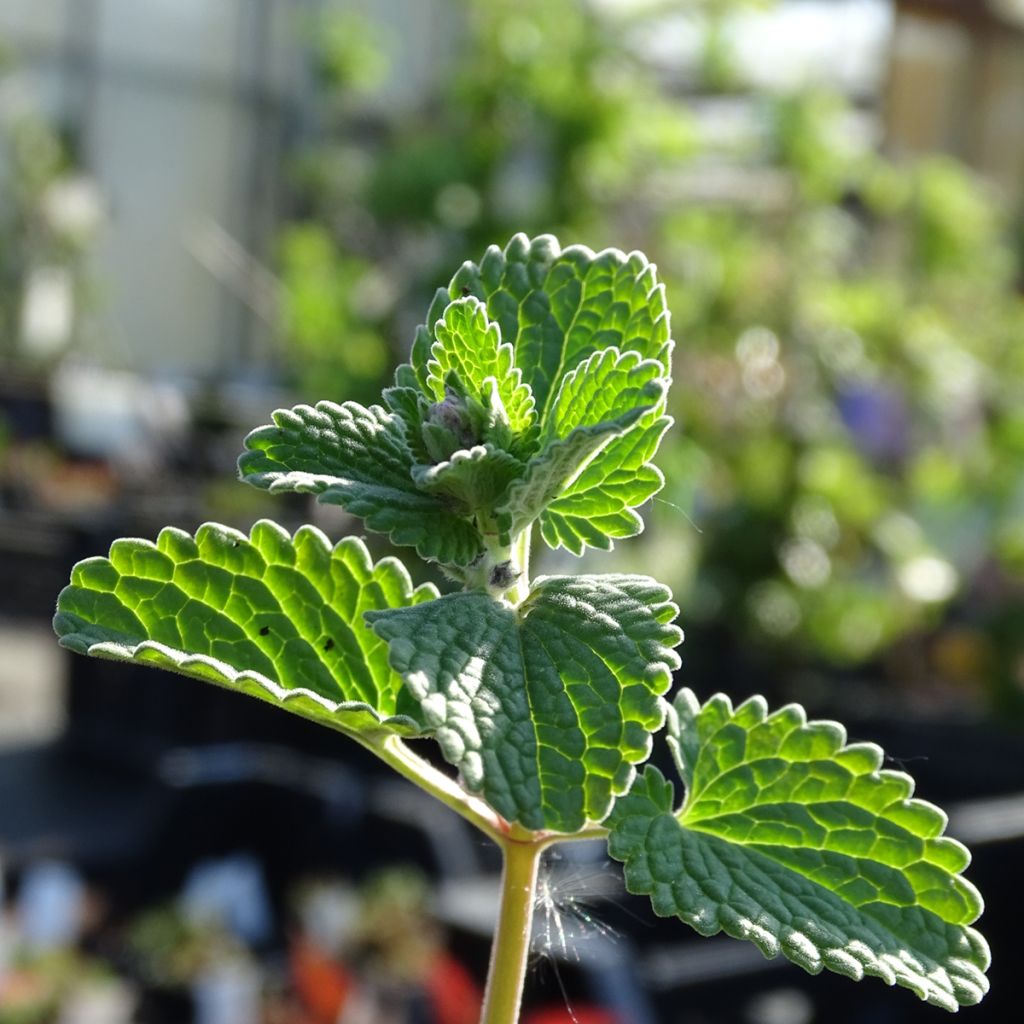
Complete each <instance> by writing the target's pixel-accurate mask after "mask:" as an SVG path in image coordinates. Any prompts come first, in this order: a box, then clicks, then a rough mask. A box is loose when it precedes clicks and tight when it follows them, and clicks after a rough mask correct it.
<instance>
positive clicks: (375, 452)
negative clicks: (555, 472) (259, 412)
mask: <svg viewBox="0 0 1024 1024" xmlns="http://www.w3.org/2000/svg"><path fill="white" fill-rule="evenodd" d="M273 420H274V422H273V423H272V424H271V425H268V426H265V427H259V428H257V429H256V430H254V431H252V433H250V434H249V436H248V437H247V438H246V439H245V447H246V451H245V452H244V453H243V454H242V456H241V458H239V460H238V468H239V473H240V475H241V477H242V479H243V480H245V481H246V482H247V483H250V484H253V485H254V486H256V487H261V488H264V489H266V490H269V491H271V492H272V493H277V492H280V491H304V492H309V493H312V494H316V495H317V497H318V500H320V501H322V502H326V503H328V504H336V505H341V506H343V507H344V508H345V509H346V510H347V511H349V512H351V513H352V514H353V515H357V516H360V517H361V518H362V519H363V520H364V521H365V523H366V526H367V528H368V529H370V530H373V531H375V532H377V533H386V534H387V535H388V536H389V538H390V539H391V541H392V542H393V543H394V544H399V545H409V546H412V547H415V548H416V550H417V551H418V552H419V554H420V555H421V557H423V558H426V559H433V560H436V561H438V562H442V563H445V564H450V565H467V564H468V563H469V562H471V561H472V560H473V559H474V558H476V556H477V555H478V554H479V553H480V539H479V536H478V534H477V531H476V528H475V527H474V525H473V523H472V522H471V521H470V520H469V519H468V518H467V516H468V514H469V510H468V509H465V508H460V507H458V506H457V505H455V504H454V503H453V502H452V501H451V500H449V499H447V498H445V497H442V496H439V495H436V494H429V493H426V492H424V491H421V490H420V489H419V488H418V487H417V486H416V484H415V482H414V481H413V479H412V467H413V458H412V454H411V452H410V450H409V446H408V444H407V442H406V438H405V425H404V421H403V420H402V419H401V418H400V417H399V416H397V415H395V413H393V412H387V411H386V410H384V409H382V408H380V407H379V406H376V405H374V406H371V407H370V408H369V409H365V408H363V406H361V405H357V404H356V403H355V402H346V403H344V404H343V405H336V404H335V403H333V402H320V403H318V404H317V405H316V406H315V407H313V406H308V405H299V406H296V407H295V408H294V409H279V410H277V411H276V412H275V413H274V415H273Z"/></svg>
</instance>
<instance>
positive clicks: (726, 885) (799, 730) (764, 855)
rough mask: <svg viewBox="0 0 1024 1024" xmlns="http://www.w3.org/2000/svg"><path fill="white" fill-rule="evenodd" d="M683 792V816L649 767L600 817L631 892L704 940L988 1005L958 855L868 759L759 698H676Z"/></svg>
mask: <svg viewBox="0 0 1024 1024" xmlns="http://www.w3.org/2000/svg"><path fill="white" fill-rule="evenodd" d="M669 731H670V743H671V744H672V746H673V751H674V753H675V755H676V760H677V764H678V766H679V769H680V774H681V775H682V778H683V780H684V782H685V784H686V799H685V802H684V804H683V807H682V808H681V809H676V808H675V805H674V792H673V786H672V784H671V783H669V782H667V781H666V780H665V778H664V777H663V776H662V775H661V773H660V772H659V771H658V770H657V769H656V768H653V767H648V768H647V769H646V770H645V771H644V773H643V774H642V775H641V776H639V777H638V778H637V780H636V782H635V783H634V785H633V787H632V789H631V790H630V792H629V793H628V794H627V795H626V796H624V797H620V798H619V800H618V801H617V802H616V804H615V808H614V810H613V812H612V814H611V815H610V817H609V821H608V824H609V826H610V828H611V837H610V840H609V851H610V853H611V855H612V856H613V857H615V858H616V859H617V860H620V861H622V862H623V863H624V864H625V873H626V884H627V888H628V889H629V891H630V892H633V893H638V894H646V895H649V896H650V897H651V900H652V904H653V906H654V909H655V911H656V912H657V913H658V914H660V915H662V916H669V915H675V916H677V917H679V918H680V919H681V920H683V921H685V922H686V923H687V924H689V925H691V926H692V927H693V928H695V929H696V930H697V931H698V932H700V934H702V935H714V934H716V933H718V932H720V931H724V932H726V933H727V934H728V935H731V936H733V937H735V938H740V939H748V940H750V941H752V942H754V943H755V944H756V945H757V946H758V948H759V949H760V950H761V951H762V952H763V953H764V954H765V956H776V955H778V954H779V953H782V954H783V955H784V956H786V957H787V958H788V959H790V960H792V961H793V962H794V963H796V964H799V965H800V966H801V967H803V968H804V969H805V970H807V971H810V972H812V973H817V972H819V971H820V970H822V969H823V968H827V969H829V970H832V971H835V972H837V973H839V974H844V975H846V976H847V977H850V978H854V979H860V978H861V977H863V976H864V975H873V976H876V977H880V978H882V979H883V980H884V981H886V982H887V983H888V984H890V985H891V984H897V985H902V986H903V987H905V988H909V989H911V990H912V991H913V992H915V993H916V994H917V995H918V996H919V997H920V998H922V999H924V1000H926V1001H928V1002H930V1003H933V1004H935V1005H937V1006H941V1007H942V1008H944V1009H946V1010H951V1011H952V1010H956V1009H957V1008H958V1007H959V1006H961V1005H971V1004H973V1003H977V1002H978V1001H979V1000H980V999H981V997H982V996H983V995H984V994H985V992H986V991H987V989H988V982H987V979H986V978H985V973H984V972H985V970H986V969H987V967H988V963H989V953H988V947H987V945H986V943H985V940H984V939H983V938H982V937H981V935H979V934H978V932H977V931H975V930H974V929H973V928H971V927H969V925H970V924H972V923H973V922H974V921H975V920H976V919H977V917H978V916H979V914H980V913H981V909H982V903H981V898H980V896H979V895H978V893H977V891H976V890H975V889H974V887H973V886H972V885H971V884H970V883H969V882H967V881H966V880H965V879H964V878H963V877H962V876H961V875H960V874H959V872H960V871H962V870H963V868H964V867H965V866H966V865H967V863H968V861H969V855H968V853H967V851H966V850H965V849H964V847H963V846H961V845H960V844H959V843H957V842H956V841H955V840H953V839H950V838H947V837H945V836H943V835H942V832H943V830H944V828H945V824H946V817H945V815H944V814H943V813H942V812H941V811H940V810H939V809H938V808H936V807H934V806H933V805H931V804H929V803H926V802H925V801H922V800H917V799H912V798H911V794H912V792H913V781H912V780H911V779H910V778H909V776H907V775H905V774H903V773H901V772H892V771H882V770H880V765H881V762H882V752H881V750H880V749H879V748H878V747H876V746H875V745H873V744H865V743H859V744H851V745H848V746H847V745H846V744H845V741H846V737H845V733H844V731H843V729H842V727H841V726H839V725H838V724H836V723H834V722H810V723H808V722H807V721H806V719H805V717H804V715H803V712H802V709H800V708H798V707H796V706H788V707H785V708H782V709H781V710H779V711H777V712H775V713H774V714H771V715H769V714H768V712H767V708H766V705H765V702H764V700H763V699H762V698H759V697H755V698H753V699H751V700H749V701H747V702H745V703H744V704H742V705H740V706H739V707H737V708H736V709H735V710H734V709H733V707H732V705H731V704H730V703H729V701H728V699H727V698H726V697H723V696H721V695H718V696H715V697H712V698H711V699H710V700H709V701H707V703H706V704H704V705H703V707H701V706H700V705H699V704H698V702H697V700H696V698H695V697H694V695H693V694H692V693H691V692H690V691H688V690H684V691H683V692H682V693H680V695H679V696H678V697H677V699H676V701H675V704H674V709H673V712H672V713H671V714H670V716H669Z"/></svg>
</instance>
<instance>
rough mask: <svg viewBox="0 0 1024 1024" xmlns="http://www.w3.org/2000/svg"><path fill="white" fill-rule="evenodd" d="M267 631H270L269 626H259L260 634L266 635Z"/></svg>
mask: <svg viewBox="0 0 1024 1024" xmlns="http://www.w3.org/2000/svg"><path fill="white" fill-rule="evenodd" d="M269 632H270V627H269V626H261V627H260V636H266V635H267V634H268V633H269Z"/></svg>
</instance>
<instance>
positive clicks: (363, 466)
mask: <svg viewBox="0 0 1024 1024" xmlns="http://www.w3.org/2000/svg"><path fill="white" fill-rule="evenodd" d="M671 354H672V341H671V338H670V333H669V315H668V310H667V308H666V304H665V295H664V291H663V288H662V287H661V286H660V285H659V284H658V283H657V280H656V277H655V269H654V267H653V266H652V265H651V264H650V263H649V262H648V261H647V259H646V258H645V257H644V256H643V255H642V254H640V253H637V252H634V253H631V254H630V255H628V256H627V255H625V254H623V253H621V252H619V251H617V250H613V249H612V250H606V251H604V252H601V253H597V254H595V253H593V252H591V251H590V250H588V249H585V248H583V247H580V246H572V247H570V248H567V249H564V250H563V249H560V248H559V246H558V243H557V242H556V241H555V239H553V238H551V237H548V236H545V237H541V238H537V239H534V240H533V241H530V240H529V239H527V238H526V237H524V236H521V235H520V236H516V237H515V238H513V239H512V241H511V242H510V243H509V245H508V246H507V248H506V249H505V250H504V251H502V250H500V249H498V248H496V247H492V248H491V249H489V250H488V251H487V253H486V255H485V256H484V258H483V260H481V262H480V263H479V265H477V264H475V263H466V264H464V265H463V267H462V268H461V269H460V270H459V271H458V273H457V274H456V275H455V277H454V278H453V279H452V282H451V284H450V285H449V286H448V288H447V289H441V290H439V291H438V293H437V295H436V296H435V299H434V302H433V304H432V305H431V307H430V310H429V313H428V316H427V322H426V323H425V324H424V325H423V326H421V327H420V328H419V329H418V331H417V333H416V338H415V341H414V343H413V347H412V354H411V358H410V361H409V363H408V364H406V365H404V366H402V367H400V368H399V370H398V372H397V374H396V378H395V386H394V387H391V388H388V389H387V390H386V391H385V392H384V396H383V401H384V404H383V405H382V406H376V405H375V406H371V407H370V408H368V409H367V408H363V407H362V406H360V405H357V404H355V403H352V402H346V403H344V404H342V405H336V404H334V403H333V402H321V403H320V404H319V405H317V406H315V407H313V406H306V405H300V406H297V407H296V408H294V409H290V410H280V411H278V412H276V413H275V414H274V417H273V423H272V424H271V425H269V426H265V427H260V428H259V429H258V430H255V431H254V432H253V433H251V434H250V435H249V437H248V438H247V439H246V442H245V452H244V454H243V455H242V457H241V459H240V461H239V466H240V471H241V476H242V479H243V480H246V481H247V482H249V483H251V484H253V485H255V486H257V487H261V488H265V489H268V490H270V491H272V492H281V491H306V492H311V493H314V494H316V495H317V496H318V497H319V500H320V501H323V502H330V503H334V504H338V505H342V506H343V507H344V508H346V509H347V510H348V511H349V512H351V513H352V514H354V515H356V516H359V517H361V518H362V519H363V521H364V522H365V524H366V527H367V528H368V529H369V530H374V531H378V532H381V533H384V534H387V536H388V537H389V538H390V539H391V541H392V542H393V543H394V544H396V545H400V546H401V545H405V546H409V547H413V548H415V550H416V552H417V553H418V554H419V555H420V556H421V557H422V558H424V559H428V560H430V561H433V562H436V563H438V564H439V565H440V566H441V567H442V568H443V570H444V571H445V573H446V574H447V575H448V576H449V577H451V579H453V580H454V581H457V583H459V584H461V589H459V590H458V591H457V592H454V593H450V594H447V595H445V596H443V597H442V596H440V594H439V593H438V591H437V590H436V589H435V588H434V587H432V586H429V585H427V586H421V587H417V588H415V589H414V588H413V587H412V585H411V582H410V579H409V576H408V574H407V572H406V570H405V569H404V567H403V566H402V564H401V563H400V562H398V561H397V560H396V559H394V558H385V559H383V560H382V561H380V562H378V563H377V564H373V563H372V562H371V560H370V557H369V554H368V553H367V550H366V547H365V546H364V544H363V542H362V541H361V540H359V539H358V538H355V537H347V538H345V539H344V540H342V541H341V542H340V543H338V544H336V545H334V546H333V547H332V546H331V544H330V543H329V542H328V540H327V538H326V537H325V536H324V535H323V534H322V533H320V532H319V531H318V530H316V529H314V528H312V527H303V528H302V529H300V530H299V531H298V532H297V533H296V534H295V536H294V537H291V536H289V535H288V534H287V533H285V532H284V531H283V530H282V529H281V528H279V527H278V526H275V525H274V524H273V523H270V522H260V523H257V524H256V526H255V527H253V530H252V532H251V534H250V535H249V536H245V535H243V534H241V533H238V532H236V531H234V530H231V529H227V528H225V527H222V526H216V525H212V524H207V525H205V526H203V527H201V528H200V529H199V531H198V532H197V534H196V535H195V537H191V536H189V535H188V534H186V533H183V532H182V531H180V530H176V529H172V528H168V529H165V530H164V531H162V532H161V534H160V536H159V538H158V539H157V541H156V543H155V544H153V543H149V542H147V541H144V540H120V541H117V542H116V543H115V544H114V545H113V547H112V548H111V551H110V556H109V558H91V559H88V560H86V561H84V562H82V563H80V564H79V565H77V566H76V567H75V569H74V571H73V574H72V582H71V585H70V586H69V587H67V588H66V589H65V590H64V591H63V592H62V594H61V595H60V599H59V602H58V611H57V616H56V619H55V627H56V630H57V633H58V634H59V636H60V640H61V643H62V644H63V645H64V646H65V647H68V648H70V649H71V650H74V651H79V652H83V653H87V654H92V655H95V656H99V657H105V658H113V659H116V660H121V661H135V662H141V663H144V664H150V665H157V666H160V667H163V668H168V669H171V670H173V671H176V672H180V673H183V674H185V675H191V676H196V677H198V678H200V679H205V680H207V681H209V682H212V683H216V684H218V685H220V686H226V687H229V688H231V689H235V690H239V691H241V692H243V693H247V694H249V695H251V696H254V697H257V698H259V699H261V700H264V701H268V702H270V703H273V704H276V705H278V706H279V707H282V708H284V709H286V710H288V711H292V712H295V713H296V714H300V715H303V716H305V717H306V718H310V719H312V720H313V721H316V722H319V723H321V724H323V725H326V726H329V727H330V728H332V729H336V730H338V731H339V732H342V733H344V734H345V735H347V736H349V737H351V738H352V739H354V740H356V742H358V743H361V744H362V745H363V746H364V747H366V748H368V749H369V750H371V751H373V752H374V753H375V754H377V755H378V756H379V757H380V758H382V759H383V760H384V761H385V762H387V763H388V764H389V765H391V766H392V767H393V768H394V769H395V770H396V771H398V772H399V773H400V774H401V775H403V776H405V777H406V778H408V779H410V780H412V781H413V782H415V783H416V784H417V785H419V786H421V787H422V788H424V789H425V790H427V791H428V792H429V793H432V794H433V795H434V796H436V797H437V798H438V799H440V800H442V801H443V802H444V803H446V804H447V805H448V806H449V807H451V808H453V809H454V810H455V811H456V812H458V813H459V814H461V815H462V816H463V817H464V818H466V819H468V820H469V821H470V822H472V823H473V824H474V825H476V826H477V827H479V828H480V829H481V830H482V831H483V832H485V833H486V834H487V835H488V836H490V837H491V838H492V839H493V840H494V841H495V842H496V843H497V844H498V845H499V846H500V847H501V850H502V852H503V855H504V881H503V888H502V897H501V907H500V916H499V924H498V928H497V933H496V936H495V943H494V949H493V953H492V962H491V970H490V977H489V979H488V985H487V994H486V1000H485V1006H484V1010H483V1018H482V1019H483V1021H485V1022H487V1024H511V1022H513V1021H514V1020H515V1019H516V1017H517V1015H518V1008H519V1003H520V998H521V993H522V986H523V972H524V966H525V958H526V953H527V949H528V945H529V935H530V924H531V916H532V912H533V901H534V892H535V887H536V878H537V865H538V861H539V858H540V855H541V852H542V851H543V850H544V849H545V848H546V847H548V846H550V845H551V844H553V843H559V842H568V841H573V840H578V839H583V838H592V837H606V838H607V841H608V849H609V853H610V854H611V856H612V857H613V858H615V859H616V860H619V861H621V862H622V863H623V864H624V866H625V875H626V884H627V887H628V889H629V890H630V891H631V892H634V893H646V894H648V895H650V897H651V900H652V903H653V906H654V910H655V911H656V912H657V913H658V914H662V915H676V916H678V917H679V918H681V919H682V920H683V921H685V922H686V923H687V924H689V925H691V926H692V927H693V928H695V929H696V930H697V931H698V932H700V933H701V934H702V935H713V934H715V933H717V932H720V931H724V932H726V933H727V934H729V935H732V936H735V937H737V938H741V939H748V940H750V941H752V942H754V943H756V945H757V946H758V947H759V948H760V949H761V951H762V952H763V953H764V954H765V955H766V956H775V955H777V954H779V953H781V954H783V955H784V956H786V957H788V958H789V959H790V960H792V961H794V962H795V963H797V964H799V965H800V966H801V967H804V968H805V969H806V970H808V971H811V972H817V971H820V970H821V969H822V968H828V969H829V970H832V971H837V972H839V973H840V974H845V975H847V976H848V977H850V978H855V979H859V978H862V977H863V976H864V975H875V976H877V977H880V978H882V979H883V980H884V981H886V982H887V983H889V984H899V985H902V986H904V987H906V988H909V989H911V990H912V991H914V992H915V993H917V995H918V996H920V997H921V998H922V999H925V1000H927V1001H929V1002H931V1003H934V1004H935V1005H937V1006H941V1007H943V1008H944V1009H947V1010H956V1009H957V1008H958V1006H960V1005H967V1004H971V1003H976V1002H977V1001H978V1000H979V999H980V998H981V997H982V995H983V994H984V993H985V991H986V988H987V982H986V979H985V975H984V971H985V969H986V967H987V965H988V949H987V947H986V944H985V942H984V940H983V939H982V937H981V936H980V935H979V934H978V933H977V932H976V931H974V930H973V929H972V928H971V927H970V925H971V924H972V922H973V921H974V920H975V919H976V918H977V917H978V915H979V913H980V912H981V906H982V904H981V898H980V896H979V895H978V893H977V891H976V890H975V889H974V888H973V886H971V885H970V883H968V882H967V881H965V880H964V879H963V878H962V877H961V875H960V872H961V871H962V870H963V868H964V867H965V866H966V865H967V863H968V859H969V857H968V853H967V851H966V850H965V849H964V847H963V846H961V845H960V844H959V843H957V842H956V841H955V840H953V839H949V838H946V837H944V836H943V835H942V833H943V830H944V828H945V824H946V818H945V815H944V814H943V813H942V812H941V811H940V810H938V809H937V808H936V807H933V806H932V805H931V804H928V803H925V802H923V801H921V800H917V799H913V798H912V796H911V794H912V792H913V782H912V780H911V779H910V778H909V777H908V776H907V775H905V774H903V773H902V772H894V771H887V770H882V769H881V764H882V752H881V751H880V750H879V749H878V747H876V746H874V745H872V744H869V743H855V744H847V743H846V737H845V733H844V731H843V729H842V727H841V726H839V725H837V724H835V723H833V722H808V721H807V720H806V717H805V715H804V712H803V711H802V709H801V708H799V707H797V706H794V705H790V706H788V707H784V708H782V709H780V710H778V711H775V712H773V713H770V712H769V710H768V708H767V707H766V705H765V702H764V701H763V700H762V699H760V698H754V699H752V700H748V701H746V702H745V703H743V704H741V705H740V706H739V707H735V708H734V707H733V706H732V704H731V703H730V702H729V700H728V698H726V697H724V696H721V695H718V696H715V697H712V698H711V699H710V700H708V701H707V702H705V703H703V704H701V703H700V702H699V701H698V700H697V698H696V697H695V696H694V694H693V693H691V692H690V691H689V690H683V691H681V692H680V693H679V694H678V695H677V696H676V697H675V700H674V701H673V702H672V703H671V704H669V703H668V702H667V700H666V697H665V694H666V692H667V691H668V689H669V686H670V683H671V679H672V671H673V670H674V669H676V668H678V666H679V660H678V658H677V656H676V654H675V653H674V650H673V649H674V648H675V647H676V646H677V645H678V644H679V643H680V641H681V640H682V633H681V632H680V631H679V629H678V628H677V627H676V626H675V625H674V624H673V623H674V620H675V618H676V615H677V609H676V606H675V605H674V604H673V603H672V599H671V595H670V593H669V591H668V590H667V588H665V587H664V586H662V585H660V584H659V583H657V582H656V581H655V580H653V579H650V578H648V577H646V576H627V575H604V576H588V575H580V576H541V577H538V578H535V579H531V578H530V574H529V552H530V539H531V533H532V531H533V529H534V527H536V528H537V532H539V534H540V537H541V538H542V540H543V542H544V543H546V544H547V545H548V546H550V547H552V548H555V547H559V546H561V547H564V548H567V549H568V550H569V551H571V552H574V553H576V554H579V553H581V552H582V551H583V550H584V549H585V548H586V547H593V548H605V549H606V548H610V547H611V545H612V542H613V540H615V539H618V538H623V537H629V536H631V535H633V534H636V533H638V532H639V531H640V530H641V529H642V525H643V524H642V521H641V519H640V517H639V516H638V514H637V511H636V509H637V508H638V507H639V506H640V505H641V504H642V503H643V502H645V501H646V500H647V499H649V498H650V497H651V496H652V495H653V494H654V493H655V492H656V491H657V490H658V488H659V487H660V486H661V484H662V478H661V475H660V474H659V472H658V470H657V469H655V468H654V466H653V465H652V461H651V460H652V459H653V457H654V455H655V452H656V450H657V448H658V444H659V442H660V440H661V438H662V436H663V435H664V433H665V430H666V429H667V427H668V426H669V424H670V422H671V421H670V419H669V418H668V417H667V416H666V415H665V401H666V394H667V391H668V387H669V377H670V369H671V367H670V362H671ZM666 723H667V737H668V743H669V745H670V747H671V750H672V753H673V755H674V757H675V763H676V767H677V768H678V772H679V776H680V779H681V781H682V783H683V795H682V797H680V796H679V795H678V794H677V792H676V786H675V785H674V784H673V783H672V782H669V781H668V780H666V779H665V777H664V776H663V775H662V774H661V772H659V771H658V769H657V768H654V767H652V766H648V767H647V768H645V769H644V770H643V771H642V772H640V773H639V774H638V773H637V771H636V768H635V766H636V765H638V764H640V763H641V762H643V761H645V760H646V759H647V758H648V756H649V754H650V752H651V746H652V737H653V735H654V734H655V733H656V732H658V731H659V730H660V729H662V727H663V726H665V725H666ZM424 736H426V737H432V738H433V739H435V740H436V741H437V743H438V744H439V746H440V749H441V752H442V753H443V755H444V758H445V759H446V760H447V761H448V762H449V764H451V765H453V766H454V767H455V768H456V769H457V770H458V776H457V779H456V778H452V777H450V776H449V775H447V774H445V773H443V772H441V771H438V770H437V769H435V768H434V767H432V766H431V765H430V764H428V763H427V762H426V761H424V760H423V759H422V758H421V757H419V756H418V755H417V754H416V753H414V752H413V751H412V750H411V749H410V747H409V746H408V745H407V743H406V742H405V740H406V739H407V738H409V737H424Z"/></svg>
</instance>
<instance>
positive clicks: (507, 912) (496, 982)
mask: <svg viewBox="0 0 1024 1024" xmlns="http://www.w3.org/2000/svg"><path fill="white" fill-rule="evenodd" d="M501 849H502V854H503V855H504V868H503V870H502V876H501V905H500V907H499V910H498V927H497V929H496V930H495V933H494V943H493V945H492V946H491V964H490V967H489V969H488V972H487V989H486V991H485V993H484V1008H483V1013H482V1015H481V1017H480V1024H516V1022H517V1021H518V1020H519V1006H520V1003H521V1002H522V998H523V982H524V979H525V977H526V964H527V959H528V957H529V954H530V931H531V926H532V924H533V905H534V900H535V897H536V893H537V868H538V865H539V864H540V858H541V854H542V853H543V850H544V847H543V845H542V844H540V843H522V842H516V841H514V840H505V841H504V842H502V844H501Z"/></svg>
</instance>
